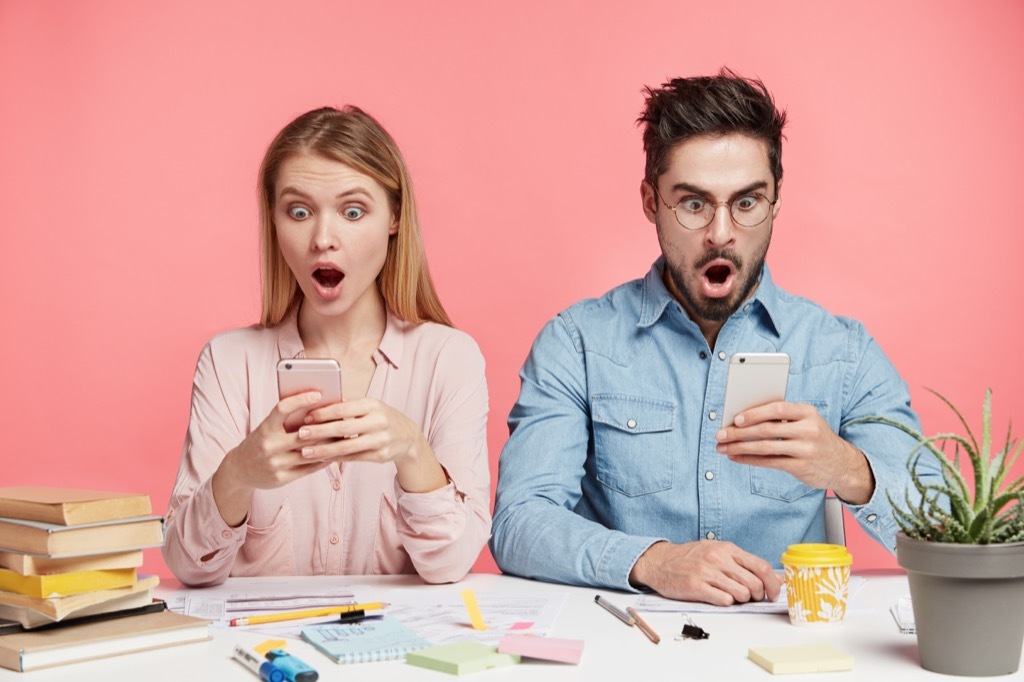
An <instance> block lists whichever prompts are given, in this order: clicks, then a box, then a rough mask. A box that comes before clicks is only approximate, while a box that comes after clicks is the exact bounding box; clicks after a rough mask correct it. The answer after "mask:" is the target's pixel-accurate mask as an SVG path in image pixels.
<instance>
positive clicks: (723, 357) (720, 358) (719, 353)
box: [718, 350, 725, 360]
mask: <svg viewBox="0 0 1024 682" xmlns="http://www.w3.org/2000/svg"><path fill="white" fill-rule="evenodd" d="M718 359H719V360H725V351H724V350H720V351H718Z"/></svg>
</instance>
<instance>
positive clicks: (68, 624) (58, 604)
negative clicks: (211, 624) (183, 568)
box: [0, 486, 208, 670]
mask: <svg viewBox="0 0 1024 682" xmlns="http://www.w3.org/2000/svg"><path fill="white" fill-rule="evenodd" d="M152 511H153V508H152V504H151V503H150V500H149V496H148V495H141V494H126V493H117V492H104V491H95V490H75V489H68V488H50V487H32V486H18V487H0V666H3V667H8V668H12V669H14V670H29V669H32V668H34V667H46V666H49V665H58V664H61V663H68V662H72V661H75V660H85V658H94V657H97V655H112V653H126V652H127V651H134V650H140V645H141V642H140V641H135V640H138V639H139V635H140V633H143V632H147V633H149V635H148V640H147V641H156V642H158V645H159V646H167V645H168V644H173V643H179V642H178V641H173V640H175V639H176V638H177V639H180V638H184V639H182V641H196V640H197V639H206V638H207V637H208V633H207V631H206V626H207V622H206V621H202V620H200V619H193V618H188V617H187V616H180V615H179V614H174V613H170V612H168V611H166V610H165V609H166V606H165V605H164V604H163V602H159V601H154V600H153V596H152V591H153V588H155V587H156V586H157V584H158V583H159V579H158V578H157V577H156V576H140V575H138V573H137V570H138V568H139V567H140V566H142V559H143V554H142V550H143V549H144V548H147V547H159V546H160V545H161V544H163V519H162V518H161V517H160V516H154V515H153V514H152ZM181 619H186V620H181ZM115 621H116V622H115ZM200 626H201V627H200ZM154 628H155V629H156V631H157V632H155V633H154V632H152V631H153V630H154ZM182 630H184V632H182ZM160 632H167V633H172V635H171V636H170V641H168V640H167V637H162V636H161V635H160V634H159V633H160ZM97 638H99V640H102V641H103V642H104V643H105V644H104V646H98V644H97V641H96V640H97ZM189 638H191V639H189ZM86 641H88V642H89V645H88V646H87V647H83V646H82V645H83V644H84V643H85V642H86ZM133 646H135V648H132V647H133ZM141 648H151V646H144V647H141ZM107 650H109V651H110V653H105V654H97V652H103V651H107ZM76 652H77V653H76ZM83 657H85V658H83Z"/></svg>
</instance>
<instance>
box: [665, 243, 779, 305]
mask: <svg viewBox="0 0 1024 682" xmlns="http://www.w3.org/2000/svg"><path fill="white" fill-rule="evenodd" d="M767 253H768V251H767V248H766V249H765V252H764V253H762V254H761V257H760V258H759V259H758V260H757V262H756V263H755V265H754V267H752V268H750V270H749V271H748V272H747V274H746V279H745V280H744V281H743V282H741V283H738V284H737V287H736V288H735V289H734V290H733V292H732V294H731V295H730V296H726V297H725V298H707V297H704V296H701V295H699V294H695V293H694V292H692V291H691V290H690V287H689V286H687V283H686V282H685V281H684V280H683V278H682V275H681V273H679V272H678V271H677V270H676V269H675V268H673V267H672V266H671V265H670V264H669V263H668V261H667V259H666V262H665V265H666V267H667V268H668V273H669V277H671V278H672V283H673V284H675V288H676V291H678V292H679V294H680V295H681V296H682V297H683V300H684V302H685V303H686V306H685V307H686V308H687V309H688V310H689V311H690V312H691V315H693V316H695V317H697V318H699V319H700V320H704V321H707V322H725V321H726V320H728V319H729V316H730V315H732V314H733V313H734V312H736V310H737V309H738V308H739V307H740V306H741V305H742V304H743V302H744V301H746V300H747V298H748V297H749V296H750V294H751V292H752V291H753V290H754V288H755V287H756V286H757V283H758V281H760V279H761V270H763V269H764V260H765V256H766V255H767ZM717 259H723V260H727V261H729V262H730V263H732V264H733V266H734V267H735V268H736V273H737V274H739V273H741V272H743V261H742V260H740V257H739V256H737V255H736V254H735V253H732V252H729V251H722V250H718V249H716V250H714V251H708V252H707V253H705V254H704V255H703V256H702V257H701V258H700V259H698V260H697V262H695V263H694V264H693V271H694V272H695V273H696V272H700V270H701V268H703V267H704V266H705V265H707V264H708V263H710V262H711V261H713V260H717Z"/></svg>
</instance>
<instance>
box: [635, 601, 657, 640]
mask: <svg viewBox="0 0 1024 682" xmlns="http://www.w3.org/2000/svg"><path fill="white" fill-rule="evenodd" d="M626 613H628V614H629V615H631V616H633V618H634V619H635V620H636V626H637V627H638V628H640V631H641V632H642V633H644V634H645V635H647V639H649V640H651V641H652V642H654V643H655V644H657V643H658V642H660V641H661V637H659V636H658V633H657V632H655V631H654V629H653V628H652V627H651V626H650V625H648V624H647V621H645V620H644V619H643V618H641V617H640V614H639V613H637V612H636V609H634V608H633V607H632V606H627V607H626Z"/></svg>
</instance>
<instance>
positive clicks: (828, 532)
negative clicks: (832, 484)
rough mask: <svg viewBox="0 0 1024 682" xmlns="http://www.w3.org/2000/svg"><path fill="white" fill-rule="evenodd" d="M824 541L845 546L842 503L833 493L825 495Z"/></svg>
mask: <svg viewBox="0 0 1024 682" xmlns="http://www.w3.org/2000/svg"><path fill="white" fill-rule="evenodd" d="M825 542H827V543H829V544H830V545H843V546H844V547H845V546H846V525H845V521H844V520H843V503H842V502H841V501H840V500H839V498H838V497H836V496H835V495H825Z"/></svg>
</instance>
